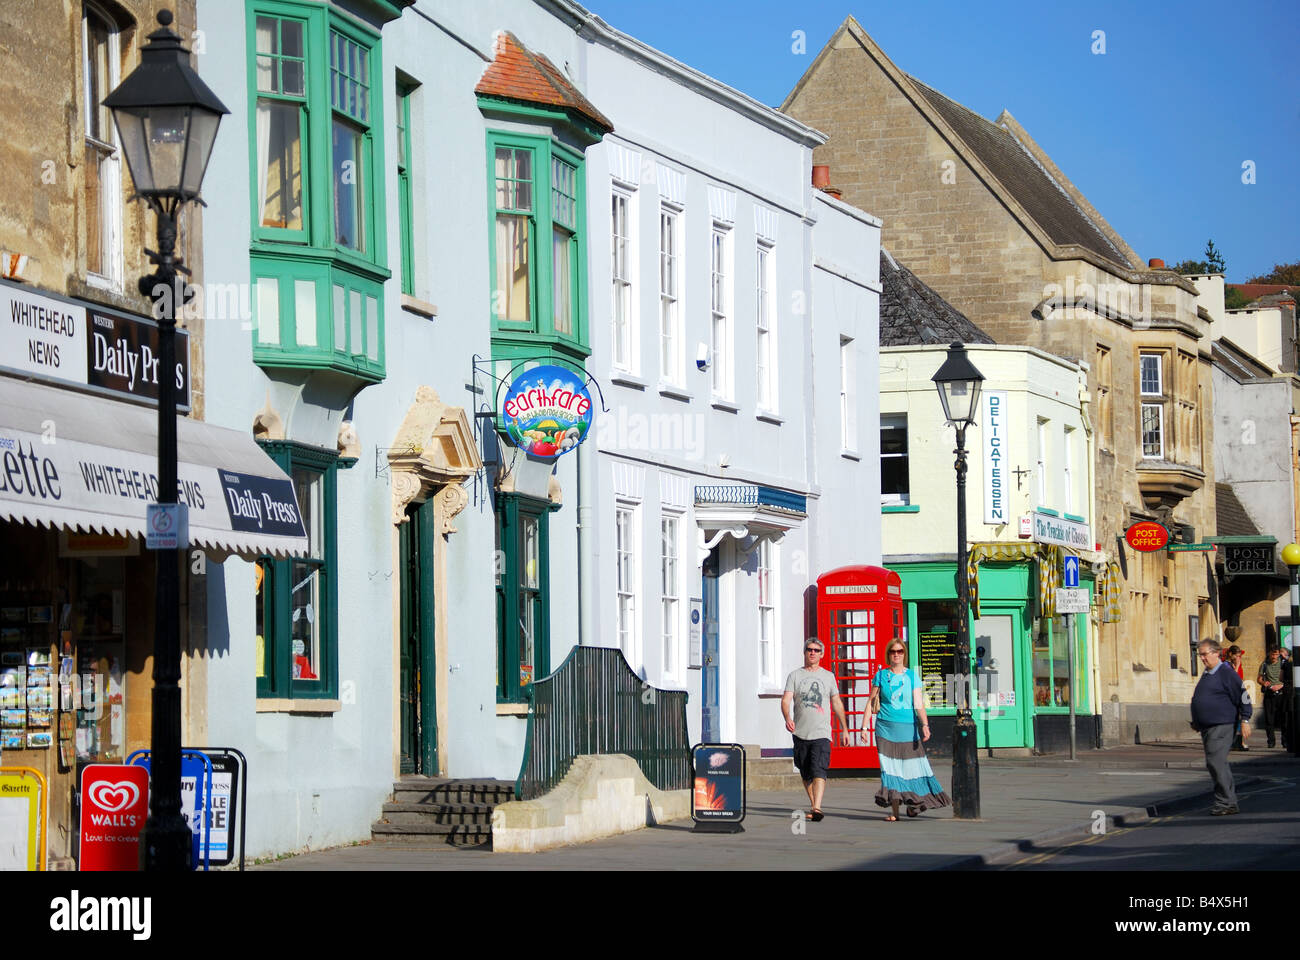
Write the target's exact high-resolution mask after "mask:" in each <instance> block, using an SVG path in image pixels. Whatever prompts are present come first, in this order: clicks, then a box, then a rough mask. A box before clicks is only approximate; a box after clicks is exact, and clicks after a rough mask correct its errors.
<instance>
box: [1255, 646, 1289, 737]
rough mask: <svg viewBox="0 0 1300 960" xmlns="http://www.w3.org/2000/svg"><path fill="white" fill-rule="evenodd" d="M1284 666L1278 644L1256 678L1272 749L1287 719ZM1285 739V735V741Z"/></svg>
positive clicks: (1269, 653) (1266, 734)
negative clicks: (1284, 696)
mask: <svg viewBox="0 0 1300 960" xmlns="http://www.w3.org/2000/svg"><path fill="white" fill-rule="evenodd" d="M1282 666H1283V665H1282V651H1281V650H1280V649H1278V646H1277V644H1272V645H1270V646H1269V648H1268V653H1266V654H1265V659H1264V662H1263V663H1261V664H1260V665H1259V676H1258V677H1256V678H1255V679H1256V680H1257V681H1258V683H1259V689H1260V690H1261V694H1260V695H1261V696H1262V697H1263V698H1264V704H1263V706H1264V736H1265V738H1266V739H1267V741H1268V745H1269V746H1270V747H1272V746H1274V744H1275V737H1274V731H1275V730H1276V729H1277V728H1278V727H1279V726H1281V724H1282V722H1283V721H1284V719H1285V717H1286V709H1285V707H1286V703H1285V702H1284V700H1283V694H1282V691H1283V690H1284V688H1285V684H1284V683H1283V682H1282ZM1285 739H1286V736H1285V733H1284V735H1283V740H1284V741H1285Z"/></svg>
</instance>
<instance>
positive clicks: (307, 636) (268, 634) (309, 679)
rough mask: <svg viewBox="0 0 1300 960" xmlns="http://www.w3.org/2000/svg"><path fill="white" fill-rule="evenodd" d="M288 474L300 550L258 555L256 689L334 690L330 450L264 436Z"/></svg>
mask: <svg viewBox="0 0 1300 960" xmlns="http://www.w3.org/2000/svg"><path fill="white" fill-rule="evenodd" d="M263 448H264V449H265V450H266V452H267V454H268V455H270V457H271V459H272V460H274V461H275V462H276V463H277V464H278V465H279V466H280V467H282V468H283V469H284V471H285V472H286V473H288V474H289V476H290V478H291V479H292V480H293V486H294V494H295V495H296V497H297V499H298V509H299V510H300V511H301V513H302V519H303V525H304V527H306V530H307V542H308V551H307V556H305V557H293V558H291V559H285V560H277V559H274V558H271V557H262V558H261V559H260V560H258V563H257V570H256V577H255V592H256V607H255V617H256V625H257V656H256V661H257V696H258V697H260V698H275V699H296V698H305V699H334V698H336V697H337V696H338V602H337V589H338V587H337V584H338V544H337V540H338V517H337V493H336V479H335V478H336V471H337V464H338V455H337V453H336V452H334V451H330V450H322V449H318V448H315V447H307V446H303V445H301V444H297V443H289V442H277V443H268V444H264V445H263Z"/></svg>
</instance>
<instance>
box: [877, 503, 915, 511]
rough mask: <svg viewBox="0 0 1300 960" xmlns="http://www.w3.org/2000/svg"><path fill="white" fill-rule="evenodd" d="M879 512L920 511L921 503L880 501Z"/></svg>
mask: <svg viewBox="0 0 1300 960" xmlns="http://www.w3.org/2000/svg"><path fill="white" fill-rule="evenodd" d="M880 512H881V513H920V512H921V505H920V504H916V503H882V504H881V505H880Z"/></svg>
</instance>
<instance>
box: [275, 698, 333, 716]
mask: <svg viewBox="0 0 1300 960" xmlns="http://www.w3.org/2000/svg"><path fill="white" fill-rule="evenodd" d="M342 709H343V704H342V702H341V701H339V700H293V699H289V698H283V699H271V698H269V697H264V698H259V699H258V701H257V712H258V713H310V714H318V715H319V714H327V713H338V712H339V711H340V710H342Z"/></svg>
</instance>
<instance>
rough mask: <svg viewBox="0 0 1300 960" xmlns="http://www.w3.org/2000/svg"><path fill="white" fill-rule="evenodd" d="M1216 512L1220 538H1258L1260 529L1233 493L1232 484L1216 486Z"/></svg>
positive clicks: (1218, 484)
mask: <svg viewBox="0 0 1300 960" xmlns="http://www.w3.org/2000/svg"><path fill="white" fill-rule="evenodd" d="M1214 510H1215V513H1216V514H1217V515H1218V516H1217V524H1216V525H1217V527H1218V530H1217V535H1218V536H1220V537H1258V536H1260V535H1261V534H1260V532H1259V528H1257V527H1256V526H1255V524H1254V523H1253V522H1252V521H1251V519H1250V514H1248V513H1247V512H1246V508H1245V507H1243V506H1242V505H1241V501H1240V500H1238V499H1237V495H1236V494H1235V493H1233V492H1232V484H1230V483H1216V484H1215V485H1214Z"/></svg>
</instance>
